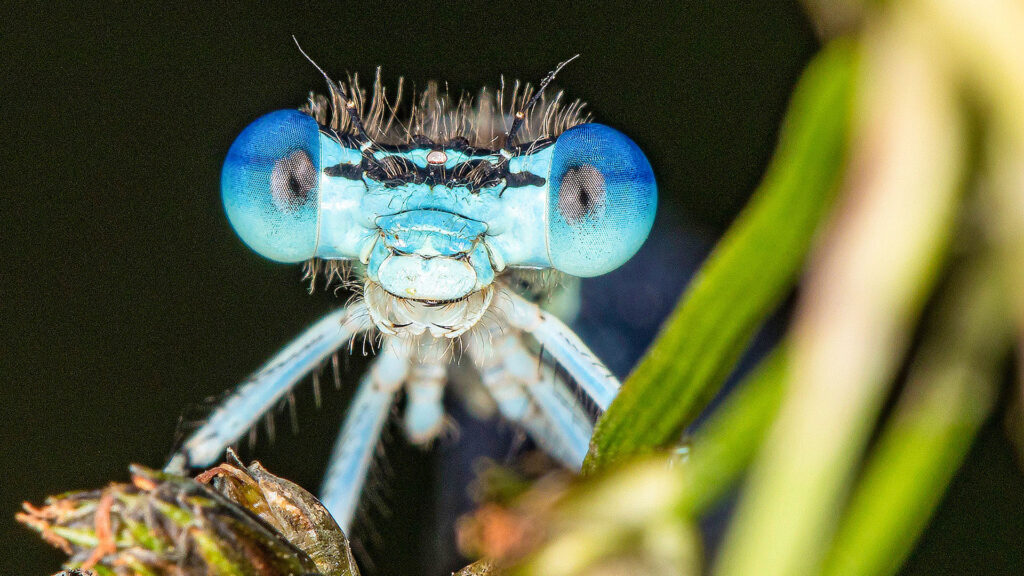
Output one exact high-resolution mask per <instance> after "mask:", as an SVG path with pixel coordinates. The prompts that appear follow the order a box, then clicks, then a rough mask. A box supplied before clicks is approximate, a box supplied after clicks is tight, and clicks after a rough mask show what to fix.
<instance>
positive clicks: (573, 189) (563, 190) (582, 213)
mask: <svg viewBox="0 0 1024 576" xmlns="http://www.w3.org/2000/svg"><path fill="white" fill-rule="evenodd" d="M605 195H606V191H605V187H604V176H602V175H601V173H600V172H598V170H597V169H596V168H594V167H593V166H591V165H590V164H581V165H580V166H573V167H571V168H569V169H568V170H566V171H565V174H564V175H563V176H562V181H561V182H560V183H559V185H558V211H559V212H561V213H562V217H563V218H565V221H566V222H567V223H569V224H576V223H578V222H580V221H581V220H583V219H585V218H586V217H588V216H590V215H591V214H593V213H594V211H595V210H597V209H598V208H599V207H600V206H602V205H603V204H604V202H605Z"/></svg>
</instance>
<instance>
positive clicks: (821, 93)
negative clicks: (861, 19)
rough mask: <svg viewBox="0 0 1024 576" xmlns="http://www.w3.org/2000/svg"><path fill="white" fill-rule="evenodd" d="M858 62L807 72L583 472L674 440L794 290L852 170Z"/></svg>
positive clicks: (825, 55) (599, 433) (824, 64)
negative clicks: (743, 202) (749, 188)
mask: <svg viewBox="0 0 1024 576" xmlns="http://www.w3.org/2000/svg"><path fill="white" fill-rule="evenodd" d="M855 64H856V51H855V47H854V45H853V44H852V43H851V42H847V41H835V42H832V43H831V44H830V45H829V46H828V47H827V48H826V49H825V50H824V51H823V52H822V53H821V54H820V55H819V56H817V57H816V58H815V60H814V61H812V63H811V64H810V66H809V67H808V69H807V70H806V72H805V73H804V76H803V78H802V79H801V80H800V82H799V84H798V86H797V88H796V92H795V94H794V96H793V99H792V102H791V104H790V108H789V112H788V114H787V117H786V120H785V123H784V125H783V127H782V131H781V136H780V141H779V146H778V149H777V151H776V154H775V157H774V159H773V161H772V164H771V166H770V167H769V169H768V173H767V174H766V176H765V179H764V181H763V183H762V184H761V186H760V188H759V189H758V190H757V191H756V192H755V194H754V197H753V199H752V200H751V202H750V204H749V205H748V206H747V208H746V209H745V210H744V211H743V213H742V214H741V215H740V217H739V218H738V219H737V221H736V223H735V224H734V225H733V226H732V227H731V228H730V229H729V231H728V232H727V233H726V235H725V237H724V238H723V239H722V241H721V242H720V243H719V245H718V246H717V248H716V249H715V251H714V253H713V254H712V255H711V257H710V258H709V259H708V261H707V263H706V264H705V265H704V266H703V268H702V269H701V271H700V273H699V274H698V275H697V277H696V278H695V279H694V281H693V283H692V284H691V285H690V287H689V289H688V291H687V293H686V294H685V295H684V297H683V299H682V300H681V302H680V304H679V305H678V306H677V307H676V309H675V311H674V312H673V313H672V315H671V316H670V317H669V319H668V321H667V323H666V325H665V327H664V329H663V330H662V333H661V335H660V336H659V337H658V339H657V341H655V343H654V344H653V345H652V347H651V348H650V349H649V350H648V352H647V354H646V355H645V356H644V358H643V359H642V360H641V361H640V364H639V365H638V366H637V368H636V370H635V371H634V372H633V374H632V375H631V376H630V377H629V378H628V379H627V381H626V382H625V384H624V385H623V388H622V390H621V391H620V393H619V395H618V397H617V398H616V399H615V401H614V402H613V403H612V405H611V406H610V407H609V409H608V412H607V413H606V414H605V415H604V417H603V418H602V419H601V421H600V422H599V423H598V426H597V429H596V431H595V434H594V437H593V440H592V441H591V446H590V453H589V454H588V456H587V460H586V462H585V463H584V472H586V473H591V472H594V471H596V470H598V469H600V468H604V467H606V466H608V465H609V464H612V463H614V462H616V461H619V460H622V459H624V458H626V457H629V456H632V455H635V454H639V453H645V452H649V451H652V450H655V449H657V448H659V447H663V446H667V445H670V444H673V443H675V442H677V441H678V439H679V436H680V434H681V432H682V431H683V430H684V429H685V428H686V427H687V426H688V425H689V424H691V423H692V422H693V421H694V419H695V418H696V416H697V415H698V414H699V413H700V411H701V410H702V409H703V408H704V407H705V406H706V405H707V403H708V402H709V401H710V400H711V398H712V397H713V396H714V395H715V394H716V393H717V392H718V390H719V389H720V387H721V385H722V383H723V382H724V381H725V379H726V377H727V376H728V375H729V373H730V372H732V370H733V369H734V367H735V364H736V361H737V360H738V359H739V357H740V354H742V352H743V350H744V349H745V348H746V347H747V344H748V343H749V341H750V338H751V337H752V336H753V334H754V332H755V331H756V330H757V328H758V327H759V326H760V325H761V324H762V323H763V321H764V319H765V317H766V316H767V315H768V314H769V313H770V312H771V311H772V310H773V309H774V308H776V306H778V304H779V302H780V300H781V299H782V298H783V297H784V296H785V295H786V294H787V293H788V292H789V290H790V289H791V288H792V286H793V284H794V282H795V279H796V278H797V274H798V272H799V270H800V268H801V265H802V264H803V262H804V260H805V259H806V256H807V253H808V251H809V249H810V246H811V242H812V240H813V237H814V234H815V231H816V230H817V228H818V225H819V223H820V222H821V220H822V218H823V216H824V215H825V214H826V213H827V211H828V208H829V206H830V204H831V201H832V199H833V197H834V196H835V190H836V188H837V186H838V183H839V180H840V176H841V173H842V169H843V166H844V160H845V157H846V141H847V133H848V130H849V124H850V110H851V107H852V100H853V98H852V96H853V91H854V75H855V74H854V69H855Z"/></svg>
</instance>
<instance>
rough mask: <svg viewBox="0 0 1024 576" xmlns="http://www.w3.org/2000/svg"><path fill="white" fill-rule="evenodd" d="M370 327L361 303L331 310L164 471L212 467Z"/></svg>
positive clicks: (269, 364)
mask: <svg viewBox="0 0 1024 576" xmlns="http://www.w3.org/2000/svg"><path fill="white" fill-rule="evenodd" d="M369 327H370V323H369V319H368V315H367V314H366V309H365V306H364V305H362V304H355V305H353V306H351V307H349V308H343V309H341V310H337V311H335V312H332V313H330V314H328V315H327V316H325V317H324V318H322V319H321V320H320V321H318V322H317V323H316V324H313V325H312V326H310V327H309V328H308V329H307V330H306V331H305V332H303V333H302V334H301V335H300V336H299V337H298V338H296V339H295V340H293V341H292V342H291V343H290V344H288V345H287V346H285V347H284V349H282V350H281V351H280V352H278V353H277V355H275V356H274V357H273V358H271V359H270V361H269V362H267V363H266V364H264V365H263V367H262V368H260V369H259V370H257V371H256V372H255V373H253V374H252V375H251V376H249V378H247V379H246V380H245V382H242V384H241V385H239V386H238V388H237V389H236V390H235V392H234V393H233V394H232V395H231V396H229V397H228V398H227V400H225V401H224V402H223V403H222V404H221V405H220V406H218V407H217V408H216V409H215V410H214V411H213V413H211V414H210V418H209V419H208V420H207V421H206V423H205V424H203V426H202V427H200V428H199V430H196V431H195V432H194V433H193V434H192V436H190V437H189V438H188V440H186V441H185V443H184V444H183V445H182V446H181V449H180V450H179V451H178V453H177V454H175V455H174V457H172V458H171V460H170V462H169V463H168V464H167V466H166V468H165V470H167V471H169V472H176V473H182V472H184V470H185V469H186V468H188V467H193V466H211V465H213V464H214V463H216V462H217V461H218V460H219V459H220V458H221V457H223V455H224V450H225V448H227V447H228V446H230V445H231V444H233V443H235V442H236V441H237V440H238V439H239V438H240V437H241V436H242V435H243V434H245V433H246V432H248V431H249V429H250V428H252V427H253V426H254V425H255V424H256V422H257V421H258V420H259V419H260V417H261V416H262V415H263V414H264V413H265V412H267V411H268V410H270V409H271V408H273V407H274V406H276V405H277V403H278V402H280V401H281V400H282V399H283V398H284V397H285V396H286V395H287V394H288V392H289V391H290V390H291V389H292V388H293V387H294V386H295V384H296V383H298V382H299V380H301V379H302V378H303V377H304V376H306V375H307V374H309V373H310V372H312V371H313V370H316V369H317V367H318V366H320V364H321V363H322V362H323V361H324V360H326V359H327V358H328V357H329V356H330V355H331V354H333V353H334V352H335V351H336V350H337V349H338V348H340V347H342V346H344V345H345V344H346V343H348V342H349V341H350V340H351V339H352V337H354V336H355V335H356V334H358V333H360V332H363V331H364V330H367V329H368V328H369Z"/></svg>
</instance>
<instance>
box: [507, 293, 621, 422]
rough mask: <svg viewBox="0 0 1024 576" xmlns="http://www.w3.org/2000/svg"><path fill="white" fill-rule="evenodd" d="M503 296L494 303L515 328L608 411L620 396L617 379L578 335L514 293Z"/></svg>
mask: <svg viewBox="0 0 1024 576" xmlns="http://www.w3.org/2000/svg"><path fill="white" fill-rule="evenodd" d="M501 292H502V293H501V296H502V297H501V298H495V299H494V301H495V302H497V303H498V306H499V307H500V308H501V310H502V311H503V312H504V313H505V316H506V317H507V318H508V321H509V322H510V323H511V324H512V325H513V326H515V327H516V328H519V329H520V330H523V331H525V332H528V333H530V334H531V335H532V336H533V337H534V338H535V339H536V340H537V342H539V343H540V345H541V346H543V347H544V352H546V353H548V354H550V355H551V356H552V357H553V358H554V359H555V361H556V362H558V364H559V365H560V366H562V367H563V368H565V370H566V371H567V372H568V373H569V375H570V376H572V378H573V380H575V381H576V383H577V384H579V386H580V388H582V389H583V391H584V392H586V393H587V395H588V396H590V398H591V399H593V400H594V403H595V404H597V406H598V408H600V409H601V410H602V411H604V410H607V409H608V406H609V405H610V404H611V403H612V400H614V399H615V395H616V394H618V393H619V386H620V384H619V380H618V378H616V377H615V376H614V375H612V373H611V372H610V371H609V370H608V368H606V367H605V365H604V364H603V363H602V362H601V361H600V360H598V359H597V356H595V355H594V353H593V352H591V351H590V349H589V348H587V345H586V344H584V343H583V341H582V340H580V337H579V336H577V335H576V333H575V332H573V331H572V330H571V329H570V328H569V327H568V326H566V325H565V324H564V323H563V322H562V321H561V320H559V319H558V318H556V317H555V316H554V315H553V314H550V313H548V312H545V311H544V310H541V309H540V307H539V306H537V305H536V304H534V303H532V302H529V301H527V300H525V299H524V298H523V297H522V296H520V295H518V294H516V293H515V292H513V291H512V290H509V289H507V288H502V291H501Z"/></svg>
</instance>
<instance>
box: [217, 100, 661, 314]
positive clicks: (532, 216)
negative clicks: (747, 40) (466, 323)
mask: <svg viewBox="0 0 1024 576" xmlns="http://www.w3.org/2000/svg"><path fill="white" fill-rule="evenodd" d="M531 144H532V145H531ZM364 148H365V150H361V149H360V148H359V147H358V146H357V145H356V144H355V143H354V142H353V141H351V140H350V139H349V138H347V137H345V136H338V135H337V134H335V133H333V132H332V131H330V130H328V129H324V128H322V127H321V126H320V125H318V124H317V122H316V121H315V120H314V119H313V118H312V117H310V116H308V115H306V114H303V113H302V112H299V111H295V110H281V111H277V112H272V113H270V114H267V115H266V116H263V117H261V118H259V119H257V120H256V121H255V122H253V123H252V124H250V125H249V126H248V127H246V129H245V130H243V131H242V133H241V134H240V135H239V136H238V138H237V139H236V140H235V142H234V144H232V146H231V149H230V150H229V151H228V155H227V159H226V160H225V161H224V169H223V172H222V175H221V194H222V198H223V200H224V207H225V209H226V211H227V214H228V219H229V220H230V221H231V224H232V225H233V226H234V228H235V231H236V232H238V235H239V236H240V237H241V238H242V240H244V241H245V243H246V244H248V245H249V246H250V247H251V248H252V249H253V250H255V251H256V252H258V253H260V254H262V255H263V256H265V257H267V258H270V259H271V260H277V261H280V262H300V261H303V260H308V259H310V258H324V259H351V260H360V261H362V262H363V263H365V264H366V275H367V277H368V278H369V279H370V280H372V281H373V282H376V283H378V284H380V285H381V286H382V287H383V288H384V289H385V290H387V291H388V292H390V293H391V294H393V295H395V296H397V297H400V298H408V299H416V300H430V301H448V300H457V299H460V298H464V297H466V296H467V295H469V294H471V293H473V292H475V291H478V290H481V289H482V288H484V287H486V286H488V285H489V284H491V283H492V282H493V281H494V277H495V273H497V272H501V271H502V270H503V269H504V268H505V267H530V268H554V269H557V270H560V271H562V272H565V273H567V274H571V275H574V276H597V275H599V274H604V273H606V272H609V271H611V270H614V269H615V268H618V267H619V266H621V265H622V264H623V263H624V262H626V261H627V260H628V259H629V258H630V257H632V256H633V254H634V253H635V252H636V251H637V249H639V248H640V245H641V244H643V242H644V240H645V239H646V238H647V234H648V232H649V231H650V229H651V225H652V223H653V221H654V214H655V209H656V204H657V185H656V184H655V181H654V174H653V172H652V170H651V166H650V163H648V161H647V158H646V157H645V156H644V154H643V153H642V152H641V151H640V149H639V148H638V147H637V146H636V144H634V143H633V141H632V140H630V139H629V138H628V137H626V136H625V135H624V134H622V133H621V132H618V131H617V130H614V129H612V128H609V127H607V126H603V125H601V124H580V125H577V126H575V127H573V128H570V129H569V130H566V131H565V132H563V133H561V134H560V135H559V136H558V137H557V138H555V139H554V140H544V141H538V142H536V143H526V144H524V145H522V146H518V147H515V148H514V149H513V150H512V151H504V150H486V149H480V148H471V147H469V146H468V145H465V144H464V143H462V142H459V141H453V142H447V143H443V142H442V143H436V144H432V143H422V142H420V143H417V144H410V145H405V146H384V145H373V146H371V147H368V148H367V147H365V146H364Z"/></svg>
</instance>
